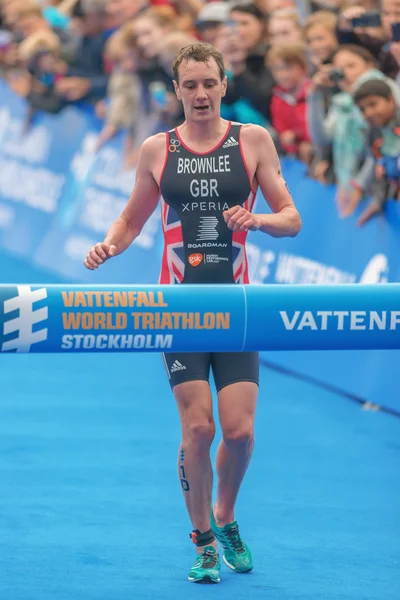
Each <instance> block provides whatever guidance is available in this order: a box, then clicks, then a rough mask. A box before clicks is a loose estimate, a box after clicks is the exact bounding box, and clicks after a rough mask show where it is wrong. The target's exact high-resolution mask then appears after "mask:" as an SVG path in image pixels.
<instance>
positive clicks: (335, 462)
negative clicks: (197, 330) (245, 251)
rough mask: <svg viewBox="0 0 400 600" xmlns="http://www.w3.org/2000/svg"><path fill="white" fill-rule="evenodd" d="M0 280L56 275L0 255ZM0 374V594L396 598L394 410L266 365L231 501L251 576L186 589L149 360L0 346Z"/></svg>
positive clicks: (184, 547) (165, 412)
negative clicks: (246, 458)
mask: <svg viewBox="0 0 400 600" xmlns="http://www.w3.org/2000/svg"><path fill="white" fill-rule="evenodd" d="M2 259H3V260H2ZM24 269H25V270H24ZM11 277H14V279H11ZM1 281H8V282H11V281H13V282H17V281H20V282H24V281H32V282H33V281H41V282H46V281H47V282H52V281H54V279H53V280H51V279H50V277H47V276H46V274H43V273H39V272H33V271H29V272H28V271H27V270H26V268H24V266H23V265H22V263H18V262H17V261H13V260H11V259H10V258H9V257H7V259H4V257H0V282H1ZM0 373H1V380H2V385H1V388H0V389H1V391H0V598H1V600H55V599H56V600H134V599H138V600H146V599H152V600H176V599H177V598H179V597H182V598H188V599H190V600H191V599H192V598H193V599H196V598H212V599H213V600H214V599H215V598H221V600H242V599H243V600H244V599H245V600H249V599H253V598H254V599H257V600H258V599H264V598H269V599H271V600H272V599H273V600H398V598H399V590H400V572H399V571H400V564H399V561H400V552H399V549H400V541H399V540H400V518H399V508H400V477H399V466H400V460H399V459H400V420H399V419H396V418H394V417H392V416H390V415H386V414H383V413H379V412H368V411H365V410H362V408H361V407H360V406H359V405H357V404H355V403H351V402H349V401H348V400H346V399H345V398H343V397H341V396H338V395H335V394H334V393H332V392H329V391H327V390H321V389H319V388H317V387H314V386H312V385H311V384H309V383H306V382H301V381H300V382H299V381H297V380H295V379H293V378H290V377H287V376H285V375H283V374H281V373H277V372H274V371H271V370H268V369H266V368H262V370H261V388H260V401H259V408H258V413H257V425H256V446H255V452H254V457H253V461H252V463H251V466H250V469H249V471H248V473H247V476H246V479H245V482H244V485H243V488H242V491H241V494H240V497H239V501H238V505H237V517H238V520H239V523H240V526H241V530H242V532H243V534H244V536H245V538H246V540H247V541H248V543H249V545H250V546H251V548H252V550H253V554H254V560H255V570H254V571H253V572H252V573H250V574H248V575H242V576H240V575H237V574H235V573H232V572H230V571H229V570H228V569H227V568H226V567H225V566H223V569H222V581H221V584H220V585H218V586H196V585H194V584H190V583H189V582H187V579H186V577H187V572H188V570H189V568H190V566H191V563H192V561H193V552H194V550H193V547H192V544H191V542H190V540H189V535H188V534H189V531H190V529H191V528H190V522H189V520H188V517H187V515H186V512H185V508H184V501H183V498H182V493H181V489H180V486H179V482H178V480H177V474H176V457H177V451H178V445H179V436H180V429H179V421H178V415H177V411H176V408H175V404H174V400H173V397H172V395H171V392H170V390H169V386H168V383H167V380H166V376H165V373H164V367H163V365H162V362H161V359H160V357H159V356H158V355H154V354H134V355H130V356H129V355H122V354H121V355H113V354H110V355H102V356H98V355H94V354H92V355H90V354H89V355H49V356H47V355H46V356H44V355H43V356H41V355H31V356H27V355H20V356H17V355H2V356H0ZM219 437H220V434H219V432H218V435H217V438H216V441H215V446H214V448H213V450H214V451H215V447H216V444H217V442H218V440H219Z"/></svg>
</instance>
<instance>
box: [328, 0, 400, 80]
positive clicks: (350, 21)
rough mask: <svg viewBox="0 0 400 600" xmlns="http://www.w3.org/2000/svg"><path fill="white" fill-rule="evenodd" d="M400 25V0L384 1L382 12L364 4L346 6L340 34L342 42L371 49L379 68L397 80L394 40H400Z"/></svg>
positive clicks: (339, 39) (338, 34) (338, 29)
mask: <svg viewBox="0 0 400 600" xmlns="http://www.w3.org/2000/svg"><path fill="white" fill-rule="evenodd" d="M376 8H377V9H378V8H379V7H378V6H377V7H376ZM399 26H400V0H382V2H381V10H380V11H378V10H367V8H366V7H365V6H362V5H355V6H351V7H347V8H345V9H344V10H343V11H342V12H341V13H340V15H339V20H338V28H337V37H338V41H339V44H356V45H358V46H362V47H364V48H367V50H369V51H370V52H371V54H372V55H373V56H374V58H375V60H376V65H377V68H378V69H380V70H381V71H382V72H383V73H384V74H385V75H386V76H387V77H390V78H391V79H394V78H396V77H397V75H398V73H399V69H400V67H399V64H398V61H397V59H396V56H395V54H394V52H393V42H394V43H397V42H399V41H400V29H399Z"/></svg>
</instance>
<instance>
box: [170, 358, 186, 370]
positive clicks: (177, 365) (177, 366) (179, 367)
mask: <svg viewBox="0 0 400 600" xmlns="http://www.w3.org/2000/svg"><path fill="white" fill-rule="evenodd" d="M183 369H186V367H185V365H183V364H182V363H180V362H179V360H176V361H175V362H174V363H173V365H172V367H171V373H175V371H183Z"/></svg>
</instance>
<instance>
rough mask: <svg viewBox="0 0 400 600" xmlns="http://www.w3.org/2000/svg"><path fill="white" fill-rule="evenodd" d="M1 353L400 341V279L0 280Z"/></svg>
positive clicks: (397, 344)
mask: <svg viewBox="0 0 400 600" xmlns="http://www.w3.org/2000/svg"><path fill="white" fill-rule="evenodd" d="M0 306H2V309H1V311H0V325H2V327H1V329H2V338H0V342H1V346H0V347H1V351H2V352H8V351H16V352H74V351H78V352H85V351H86V352H87V351H93V352H102V351H107V352H126V351H130V352H162V351H164V352H207V351H225V352H229V351H230V352H240V351H247V350H288V349H298V348H299V349H303V350H315V349H347V348H358V349H368V348H396V349H399V348H400V310H398V309H400V285H396V284H393V285H389V286H386V287H385V288H384V287H383V286H344V285H342V286H334V287H332V286H318V287H316V286H282V285H280V286H268V285H266V286H239V285H206V286H200V285H159V286H155V285H153V286H126V287H120V288H116V287H115V286H107V287H93V286H91V287H89V286H67V285H65V286H63V285H52V286H42V287H39V286H34V287H31V286H28V285H20V286H18V285H17V286H4V285H2V286H0Z"/></svg>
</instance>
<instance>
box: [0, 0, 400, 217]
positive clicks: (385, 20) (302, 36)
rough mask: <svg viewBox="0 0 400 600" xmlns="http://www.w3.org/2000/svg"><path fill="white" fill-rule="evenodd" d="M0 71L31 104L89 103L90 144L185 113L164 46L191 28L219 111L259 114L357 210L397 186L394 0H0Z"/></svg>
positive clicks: (136, 138)
mask: <svg viewBox="0 0 400 600" xmlns="http://www.w3.org/2000/svg"><path fill="white" fill-rule="evenodd" d="M0 5H1V24H0V71H1V76H2V78H3V80H6V81H7V83H8V85H9V86H10V87H11V88H12V89H13V91H14V92H15V93H16V94H18V95H20V96H22V97H24V98H26V100H27V103H28V107H29V111H28V116H27V122H28V123H29V122H30V121H31V119H32V117H33V115H34V114H35V112H36V111H47V112H51V113H58V112H60V111H61V110H63V109H64V108H65V107H66V106H68V105H71V104H80V105H82V106H86V107H87V106H90V105H91V106H92V107H93V109H94V110H95V111H96V114H97V116H98V118H99V119H101V120H102V121H103V128H102V131H101V134H100V136H99V141H98V147H99V148H100V147H101V146H102V145H104V144H106V143H107V142H108V141H109V140H110V139H111V138H112V137H114V136H115V135H116V134H117V133H118V132H119V131H121V130H124V131H125V132H126V133H127V135H126V146H125V148H124V156H125V166H126V167H127V168H129V167H131V166H133V165H134V164H135V161H136V160H137V155H138V150H139V147H140V144H141V143H142V141H143V139H144V138H145V137H147V136H148V135H150V134H152V133H154V132H156V131H162V130H167V129H170V128H172V127H174V126H176V125H178V124H180V123H181V122H182V120H183V113H182V107H181V105H180V104H179V102H178V101H177V99H176V97H175V94H174V91H173V83H172V79H173V74H172V59H173V57H174V55H175V54H176V52H177V51H178V50H179V49H180V48H181V47H182V46H184V45H186V44H190V43H193V42H196V41H197V40H202V41H206V42H209V43H211V44H213V45H214V46H216V47H217V48H218V49H219V50H221V52H222V53H223V55H224V59H225V64H226V68H227V75H228V91H227V95H226V97H225V98H224V99H223V105H222V116H223V117H225V118H227V119H233V120H236V121H240V122H243V123H247V122H251V123H257V124H259V125H261V126H263V127H266V128H268V130H269V131H270V133H271V135H272V136H273V138H274V140H275V143H276V145H277V148H278V150H279V153H280V155H281V156H283V157H284V156H291V157H296V158H297V159H298V160H300V161H302V162H303V163H304V164H305V165H306V169H307V173H308V175H309V176H310V177H312V178H315V179H316V180H318V181H320V182H322V183H323V184H326V185H329V184H332V183H334V184H336V188H337V197H336V200H337V207H338V212H339V214H340V215H341V216H342V217H343V218H344V217H346V216H350V215H351V214H353V213H354V211H355V210H356V209H357V207H358V206H359V204H360V203H361V202H362V201H363V199H365V198H368V199H369V200H368V201H367V202H366V203H365V205H364V206H362V207H361V211H360V214H361V216H360V217H359V219H358V223H359V224H360V225H362V224H363V223H365V222H366V221H367V220H368V219H370V218H371V217H373V216H374V215H376V214H379V213H381V212H382V211H383V209H384V206H385V202H386V201H387V199H389V198H390V199H399V197H400V194H399V181H400V109H399V106H400V86H399V82H400V73H399V71H400V0H381V2H379V1H377V0H359V1H356V0H312V1H309V0H253V1H252V2H249V0H246V1H243V0H236V1H235V0H234V1H231V0H230V1H215V0H212V1H206V0H0Z"/></svg>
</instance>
